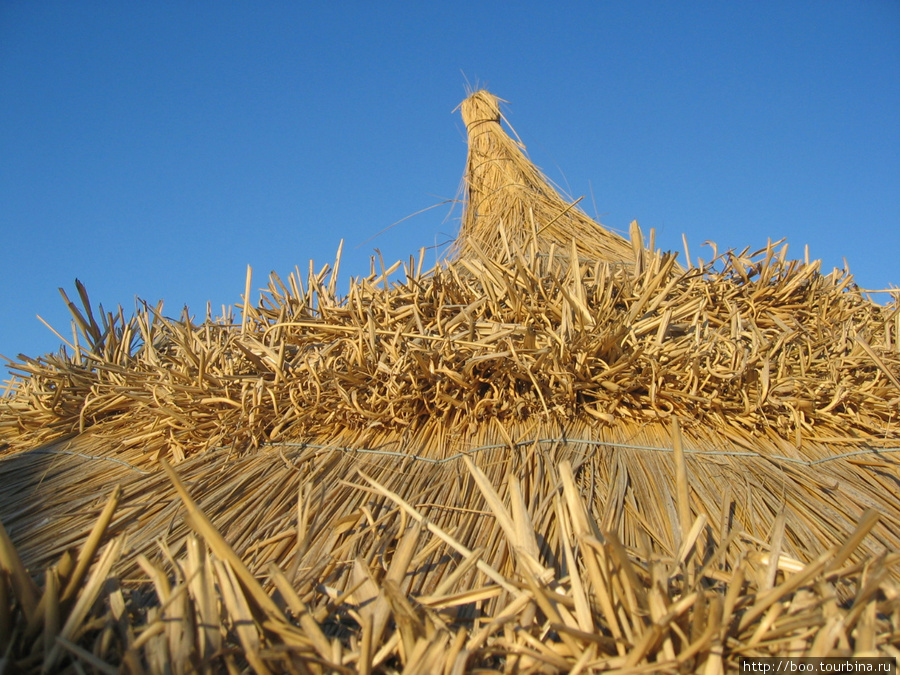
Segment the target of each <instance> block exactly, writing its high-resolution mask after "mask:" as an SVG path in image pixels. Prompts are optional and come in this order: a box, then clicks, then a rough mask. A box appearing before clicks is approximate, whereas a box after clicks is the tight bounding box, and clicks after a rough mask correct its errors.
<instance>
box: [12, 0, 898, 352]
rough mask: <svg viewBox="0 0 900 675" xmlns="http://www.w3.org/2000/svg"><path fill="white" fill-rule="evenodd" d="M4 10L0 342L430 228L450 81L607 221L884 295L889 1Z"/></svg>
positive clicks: (446, 156) (892, 237)
mask: <svg viewBox="0 0 900 675" xmlns="http://www.w3.org/2000/svg"><path fill="white" fill-rule="evenodd" d="M551 4H552V3H549V2H546V0H542V1H541V2H532V1H530V0H521V1H519V2H509V3H500V2H489V1H487V0H483V1H482V2H477V3H466V2H452V3H450V2H447V3H430V2H422V3H413V2H404V3H400V2H358V3H357V2H333V3H328V2H261V3H255V2H253V3H251V2H224V3H213V2H199V1H198V2H161V1H160V2H88V1H79V2H52V1H48V0H42V1H41V2H31V1H24V0H22V1H17V0H5V1H4V2H3V3H2V4H0V256H2V274H0V354H3V355H5V356H8V357H15V356H16V355H17V354H19V353H20V352H21V353H25V354H27V355H29V356H38V355H40V354H43V353H45V352H48V351H54V350H56V349H57V348H58V346H59V344H60V343H59V340H58V339H57V338H56V337H55V336H54V335H53V334H52V333H50V332H49V331H48V330H47V329H46V328H44V326H43V325H41V323H40V322H39V321H38V320H37V318H35V315H36V314H40V315H41V316H43V317H44V318H45V319H47V320H48V321H49V322H50V323H51V324H53V325H54V326H55V327H57V329H58V330H60V331H61V332H63V333H64V334H68V333H69V328H68V323H69V319H68V313H67V311H66V309H65V307H64V306H63V304H62V301H61V299H60V297H59V295H58V292H57V288H58V287H60V286H63V287H64V288H66V289H67V290H68V291H69V292H70V295H74V285H73V282H74V279H75V278H76V277H77V278H79V279H81V280H82V281H83V282H84V283H85V284H86V286H87V288H88V291H89V293H90V295H91V298H92V299H93V300H94V302H95V303H96V302H101V303H103V304H104V306H105V307H107V308H110V307H114V306H116V305H118V304H121V305H123V307H124V308H125V309H126V311H128V312H131V311H133V308H134V302H135V297H136V296H137V297H140V298H143V299H145V300H148V301H151V302H156V301H157V300H159V299H164V300H165V303H166V305H165V307H166V310H167V313H168V314H170V315H178V314H179V313H180V311H181V308H182V307H183V306H184V305H188V306H189V307H190V309H191V310H192V311H193V312H194V313H196V314H197V315H200V316H202V315H203V314H204V310H205V306H206V302H207V301H211V302H212V303H213V306H214V307H219V306H221V305H222V304H233V303H237V302H239V299H240V294H241V293H242V292H243V287H244V275H245V269H246V266H247V265H248V264H250V265H252V266H253V268H254V272H255V283H254V286H255V287H256V288H259V287H260V286H262V285H264V280H265V277H266V276H267V274H268V272H269V271H270V270H275V271H277V272H279V273H280V274H282V275H283V276H286V275H287V274H288V272H290V271H291V270H292V269H293V267H294V265H299V266H300V267H301V269H305V268H306V267H307V266H308V261H309V260H310V259H313V260H315V261H316V263H317V266H319V265H321V264H323V263H325V262H329V261H331V260H332V259H333V256H334V253H335V250H336V248H337V245H338V242H339V240H340V239H341V238H344V239H346V245H345V253H346V254H345V257H344V261H343V266H342V276H343V277H344V278H345V279H346V277H347V276H348V275H350V274H362V273H365V272H366V271H367V270H368V260H369V256H370V255H371V253H372V249H373V248H374V247H378V248H380V249H381V251H382V253H383V254H384V257H385V259H386V260H387V261H389V262H390V261H393V260H397V259H399V258H402V257H406V256H408V255H409V254H411V253H415V252H416V251H417V250H418V249H419V247H421V246H430V245H433V244H434V243H435V242H443V241H446V240H447V239H449V238H450V237H452V236H453V235H454V234H455V232H456V229H457V227H458V217H459V209H458V208H457V209H456V210H454V211H450V209H449V207H448V206H444V207H439V208H435V209H432V210H430V211H427V212H425V213H423V214H421V215H418V216H415V217H413V218H410V219H408V220H406V221H404V222H403V223H401V224H399V225H397V226H395V227H394V228H392V229H391V230H389V231H388V232H387V233H386V234H383V235H382V236H380V237H378V238H376V239H374V240H373V241H371V242H369V243H364V242H366V240H367V239H369V238H370V237H371V236H373V235H374V234H375V233H377V232H379V231H380V230H382V229H384V228H385V227H387V226H389V225H391V224H392V223H394V222H395V221H398V220H400V219H402V218H404V217H405V216H408V215H410V214H412V213H415V212H417V211H419V210H420V209H423V208H425V207H428V206H432V205H434V204H437V203H438V202H440V201H442V200H445V199H452V198H454V197H455V196H456V195H457V191H458V187H459V182H460V178H461V175H462V171H463V167H464V162H465V152H466V146H465V132H464V128H463V125H462V123H461V121H460V119H459V116H458V113H454V112H453V109H454V108H455V107H456V105H457V104H458V103H459V102H460V101H461V100H462V99H463V98H464V96H465V93H466V81H467V80H468V82H469V83H471V84H475V83H478V84H483V85H487V87H488V88H489V89H490V90H491V91H493V92H494V93H495V94H497V95H498V96H500V97H501V98H503V99H506V100H508V101H509V102H510V104H509V105H508V106H507V109H506V111H505V112H506V114H507V117H508V118H509V119H510V120H511V121H512V123H513V125H514V127H515V129H516V131H517V132H518V133H519V135H520V136H521V138H522V139H523V141H524V142H525V143H526V145H527V147H528V151H529V154H530V155H531V157H532V159H533V160H535V162H536V163H537V164H538V165H539V166H540V167H541V168H543V169H544V171H545V172H546V173H547V174H548V175H549V176H550V177H551V178H552V179H553V180H554V181H556V182H557V183H559V184H561V185H562V186H563V187H564V188H565V189H566V191H567V192H568V193H569V194H571V195H572V196H573V197H576V198H577V197H580V196H582V195H585V199H584V200H583V201H582V202H581V205H582V206H584V207H585V210H586V211H587V212H588V213H589V214H590V215H592V216H593V215H599V216H600V220H601V221H602V222H603V223H604V224H605V225H607V226H608V227H611V228H614V229H619V230H627V226H628V223H629V222H630V221H631V220H632V219H637V220H638V222H639V223H640V224H641V226H642V227H643V228H644V230H645V231H646V230H649V228H651V227H652V228H656V230H657V233H658V234H657V236H658V242H659V243H660V244H661V245H662V246H663V247H664V248H675V249H679V250H680V249H681V248H682V246H681V233H682V232H684V233H685V234H686V235H687V238H688V241H689V243H690V245H691V252H692V254H693V255H694V256H695V257H696V256H697V255H703V256H705V257H707V258H708V257H709V255H708V249H703V248H702V243H703V242H704V241H705V240H708V239H710V240H714V241H716V242H718V244H719V245H720V248H727V247H735V248H743V247H744V246H753V247H762V246H764V245H765V243H766V240H767V239H768V238H772V239H778V238H781V237H787V238H788V241H789V243H791V245H792V248H791V253H792V254H793V255H794V256H796V257H802V255H803V246H804V245H805V244H809V246H810V250H811V254H812V256H813V257H815V258H821V259H822V260H823V261H824V266H825V268H826V269H830V268H831V267H832V266H835V265H837V266H840V265H842V259H843V258H846V259H847V261H848V262H849V265H850V268H851V270H852V271H853V272H854V273H855V275H856V278H857V281H858V282H859V283H860V285H861V286H863V287H865V288H885V287H888V286H890V285H900V265H898V261H900V234H898V232H900V2H897V0H846V1H844V2H835V1H829V0H814V1H810V2H805V1H791V2H784V1H783V0H778V1H767V0H764V1H758V2H561V3H557V4H555V5H553V6H552V7H551Z"/></svg>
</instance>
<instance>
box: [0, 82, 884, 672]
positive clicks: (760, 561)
mask: <svg viewBox="0 0 900 675" xmlns="http://www.w3.org/2000/svg"><path fill="white" fill-rule="evenodd" d="M462 113H463V117H464V119H465V121H466V126H467V129H468V131H469V141H470V147H469V158H468V162H467V173H466V183H465V185H466V197H467V209H466V212H465V214H464V216H463V223H462V229H461V233H460V237H459V239H458V241H457V245H456V247H455V249H454V254H453V256H452V257H451V259H449V260H448V261H446V262H444V263H442V264H441V265H439V266H437V267H436V268H434V269H432V270H429V271H423V264H422V261H423V257H424V256H423V255H420V257H419V260H418V262H416V261H415V260H410V261H409V262H408V263H407V264H402V263H397V264H396V265H394V266H393V267H391V268H389V269H384V268H381V269H380V270H379V271H378V272H377V273H376V272H375V271H374V269H373V272H372V274H371V275H370V276H368V277H366V278H363V279H356V280H354V281H353V282H352V283H351V285H350V290H349V292H348V294H347V295H346V296H343V297H341V296H338V294H337V292H336V288H337V272H338V267H339V262H340V253H339V254H338V260H337V261H336V263H335V264H334V266H333V267H334V269H331V268H330V267H328V266H326V267H324V268H322V269H321V271H318V272H316V271H314V269H313V268H312V266H310V270H309V273H308V274H306V275H301V273H300V272H299V270H296V271H295V272H294V273H293V274H291V275H290V276H289V277H288V279H287V281H286V282H284V281H282V280H281V279H280V278H279V277H278V276H277V275H274V274H273V275H272V277H271V278H270V280H269V284H268V286H267V288H266V289H264V292H263V296H262V299H261V301H260V302H259V303H258V304H256V305H254V303H252V302H251V301H250V289H251V285H252V284H251V277H250V274H249V271H248V277H247V282H246V288H245V293H244V297H243V301H242V303H241V304H240V305H239V306H238V307H239V309H240V316H241V321H240V323H238V322H236V321H234V320H233V319H232V318H231V317H223V318H220V319H217V320H213V319H212V318H211V317H207V318H206V319H205V320H204V321H202V322H196V321H194V320H193V319H192V318H191V317H189V316H187V315H186V314H185V315H183V316H182V317H181V318H179V319H171V318H167V317H165V316H164V315H163V313H162V307H161V306H157V307H150V306H146V305H144V306H140V307H139V308H138V310H137V312H136V313H135V314H134V316H131V317H128V316H126V315H125V314H124V312H123V311H122V310H121V309H119V310H118V311H117V312H115V313H109V312H105V311H103V309H102V307H101V308H95V307H94V306H92V304H91V302H90V301H89V299H88V296H87V292H86V291H85V289H84V288H83V286H81V284H77V291H78V295H79V300H80V303H79V304H80V307H79V306H78V304H76V303H74V302H70V301H69V299H68V297H66V294H65V293H63V296H64V298H65V300H66V302H67V303H68V305H69V307H70V309H71V311H72V314H73V317H74V328H73V337H72V339H71V341H70V342H68V343H67V344H68V350H64V351H61V352H60V353H59V354H55V355H47V356H44V357H41V358H39V359H31V358H26V357H21V359H20V362H19V363H17V364H15V365H14V367H15V369H16V370H17V372H18V373H19V374H20V376H19V377H16V378H13V380H11V381H10V382H9V385H8V387H7V391H6V395H5V396H4V397H2V399H0V444H5V447H0V485H3V486H4V488H3V492H2V493H0V521H2V523H3V525H4V526H5V528H6V529H4V530H2V531H0V653H4V654H6V655H7V656H6V657H5V658H6V661H3V662H0V673H2V672H3V664H14V665H15V668H17V669H20V670H23V671H28V670H29V669H31V670H34V671H39V670H40V669H41V666H42V664H43V666H44V667H45V669H46V670H48V671H50V670H52V669H53V668H54V667H57V666H58V667H69V668H70V669H73V668H75V666H74V664H75V663H80V664H84V665H85V666H86V667H90V668H94V669H95V670H97V671H99V672H113V671H114V667H113V666H114V665H115V666H116V667H118V666H119V665H121V666H122V667H123V668H124V669H125V671H126V672H167V669H168V668H171V670H172V672H188V671H192V670H197V671H208V672H214V671H220V670H221V669H222V668H226V669H228V670H229V671H237V670H239V669H240V668H241V667H243V666H245V665H249V666H250V667H251V668H252V669H254V670H255V671H256V672H282V671H284V672H350V671H360V672H375V671H379V672H399V671H403V672H445V673H451V672H464V671H466V670H473V669H477V668H484V669H494V670H495V671H501V672H565V671H570V670H571V671H574V672H579V671H581V672H597V671H601V670H603V671H606V670H612V671H621V672H641V671H643V670H647V671H651V670H652V671H655V672H658V671H663V672H665V671H697V672H700V671H704V672H709V673H715V672H722V671H723V670H727V669H730V668H733V667H736V664H737V659H738V658H739V657H740V656H742V655H765V654H772V653H777V654H783V655H788V654H790V655H817V656H823V655H848V654H880V655H897V654H898V653H900V652H898V649H900V629H898V627H900V621H898V618H900V614H898V612H900V609H898V604H897V603H898V598H900V593H898V583H900V568H898V565H897V562H898V560H900V508H898V504H897V501H896V497H895V496H894V495H895V494H896V491H897V488H898V486H900V456H898V455H900V452H898V445H900V421H898V408H900V379H898V378H900V307H898V301H897V300H896V299H895V301H894V303H893V304H892V305H891V306H881V305H878V304H876V303H874V302H872V301H871V300H869V299H868V298H867V297H865V296H864V295H863V294H862V293H861V292H860V291H859V289H857V288H856V287H855V285H854V284H853V280H852V277H851V276H850V275H849V273H847V272H846V271H843V272H840V271H835V272H832V273H831V274H823V273H822V272H821V271H820V269H819V264H818V263H817V262H809V261H802V262H801V261H792V260H789V259H788V257H787V247H786V246H782V245H781V244H780V243H778V244H769V245H767V246H766V247H764V248H762V249H761V250H759V251H756V252H751V251H750V250H749V249H748V250H745V251H742V252H732V251H729V252H726V253H724V254H721V255H718V254H714V255H713V259H712V260H711V261H710V262H702V261H697V262H696V263H694V262H692V261H688V262H687V264H686V265H685V266H684V267H681V266H679V265H678V264H677V263H676V261H675V256H674V255H672V254H668V253H661V252H659V251H656V250H654V249H653V246H652V243H651V245H650V246H649V247H648V246H646V245H645V243H644V239H643V236H642V234H641V232H640V229H639V228H638V227H637V225H636V224H633V225H632V229H631V233H630V234H631V240H630V241H629V240H625V239H623V238H621V237H619V236H618V235H614V234H612V233H609V232H607V231H606V230H604V229H602V228H601V227H600V226H599V225H598V224H597V223H594V222H593V221H590V220H589V219H588V218H587V217H586V216H584V214H583V213H582V212H581V211H579V210H578V209H577V206H576V205H574V204H571V203H569V202H566V201H565V200H563V199H562V197H560V196H559V194H558V193H557V192H556V191H555V190H554V189H553V188H552V187H551V186H550V185H549V184H548V183H547V182H546V180H545V179H544V178H543V176H542V175H541V174H540V172H539V171H538V170H537V169H536V168H535V167H534V166H533V165H532V164H531V163H530V162H529V161H528V160H527V158H526V157H525V155H524V154H523V152H522V149H521V146H520V145H519V144H517V143H516V142H514V141H513V140H512V139H510V138H509V137H508V136H507V135H506V134H505V133H504V132H503V129H502V127H501V125H500V121H501V116H500V113H499V108H498V99H496V98H495V97H493V96H491V95H490V94H487V93H486V92H478V93H476V94H474V95H473V96H472V97H470V98H469V99H467V101H466V102H464V103H463V105H462ZM650 241H651V242H652V236H651V238H650ZM373 268H374V264H373ZM161 460H162V461H161ZM169 463H172V464H174V468H173V467H172V466H170V465H169ZM104 546H105V548H104Z"/></svg>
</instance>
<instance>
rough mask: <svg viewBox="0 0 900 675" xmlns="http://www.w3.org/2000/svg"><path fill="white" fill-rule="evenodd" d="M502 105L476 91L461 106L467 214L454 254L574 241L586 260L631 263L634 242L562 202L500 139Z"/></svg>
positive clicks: (519, 148)
mask: <svg viewBox="0 0 900 675" xmlns="http://www.w3.org/2000/svg"><path fill="white" fill-rule="evenodd" d="M500 102H501V99H499V98H497V97H496V96H494V95H493V94H491V93H490V92H487V91H484V90H481V91H476V92H475V93H473V94H472V95H471V96H469V97H468V98H466V100H464V101H463V102H462V103H461V104H460V106H459V109H460V111H461V114H462V118H463V121H464V122H465V125H466V131H467V133H468V138H469V151H468V157H467V159H466V172H465V186H464V189H465V193H466V194H465V199H466V209H465V212H464V214H463V218H462V227H461V229H460V233H459V238H458V240H457V242H456V247H455V249H454V255H455V256H458V257H470V258H471V257H478V256H487V257H489V258H495V259H501V258H504V257H506V256H508V255H509V254H510V247H517V248H520V249H522V250H525V249H527V248H528V247H529V246H532V247H534V249H536V250H537V251H538V252H541V253H546V252H547V251H548V250H550V248H551V247H557V248H564V249H568V248H569V247H570V244H571V242H573V241H574V242H575V249H576V250H577V252H578V254H579V255H581V256H583V257H586V258H588V259H591V260H599V261H604V262H616V263H618V262H621V263H627V262H633V261H634V256H635V252H634V250H633V247H632V244H631V243H630V242H629V241H628V240H626V239H625V238H623V237H621V236H619V235H617V234H615V233H613V232H610V231H609V230H607V229H605V228H604V227H603V226H601V225H600V224H598V223H596V222H595V221H593V220H591V219H590V218H588V216H587V215H585V214H584V212H583V211H581V210H580V209H579V208H578V207H577V202H572V201H569V200H566V199H564V198H563V197H562V196H561V195H560V194H559V192H558V191H557V190H556V189H555V188H554V187H553V186H552V185H551V184H550V182H549V180H548V179H547V177H546V176H544V175H543V174H542V173H541V171H540V170H539V169H538V168H537V167H536V166H535V165H534V164H533V163H532V162H531V160H530V159H528V157H527V156H526V155H525V146H524V145H523V144H522V143H521V142H520V141H518V140H514V139H513V138H512V137H511V136H510V135H509V134H507V133H506V131H505V130H504V129H503V126H502V124H501V121H505V118H504V117H503V114H502V113H501V111H500Z"/></svg>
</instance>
